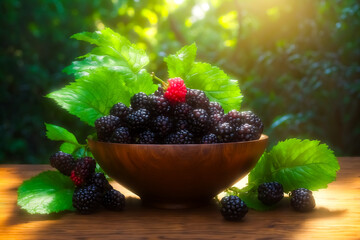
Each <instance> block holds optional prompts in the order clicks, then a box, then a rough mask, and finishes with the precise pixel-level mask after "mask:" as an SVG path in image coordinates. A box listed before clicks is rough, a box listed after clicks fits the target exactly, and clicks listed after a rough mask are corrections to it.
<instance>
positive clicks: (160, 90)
mask: <svg viewBox="0 0 360 240" xmlns="http://www.w3.org/2000/svg"><path fill="white" fill-rule="evenodd" d="M164 92H165V90H164V88H163V87H162V86H159V87H158V89H157V90H156V91H155V92H154V95H155V96H164Z"/></svg>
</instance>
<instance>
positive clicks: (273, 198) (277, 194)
mask: <svg viewBox="0 0 360 240" xmlns="http://www.w3.org/2000/svg"><path fill="white" fill-rule="evenodd" d="M283 197H284V189H283V186H282V185H281V184H280V183H278V182H268V183H263V184H260V185H259V187H258V199H259V200H260V201H261V202H262V203H264V204H265V205H273V204H275V203H277V202H279V201H280V200H281V199H282V198H283Z"/></svg>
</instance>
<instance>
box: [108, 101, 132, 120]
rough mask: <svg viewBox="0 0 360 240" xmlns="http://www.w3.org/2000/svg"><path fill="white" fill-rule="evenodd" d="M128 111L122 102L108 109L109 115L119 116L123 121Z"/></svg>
mask: <svg viewBox="0 0 360 240" xmlns="http://www.w3.org/2000/svg"><path fill="white" fill-rule="evenodd" d="M129 113H130V109H129V108H128V107H127V106H126V105H125V104H123V103H121V102H120V103H117V104H115V105H114V106H113V107H112V108H111V109H110V115H113V116H116V117H118V118H120V119H121V120H122V121H123V122H124V121H125V120H126V118H127V116H128V115H129Z"/></svg>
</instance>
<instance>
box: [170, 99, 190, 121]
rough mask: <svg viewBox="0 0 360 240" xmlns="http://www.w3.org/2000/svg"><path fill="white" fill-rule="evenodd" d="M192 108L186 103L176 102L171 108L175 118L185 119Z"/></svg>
mask: <svg viewBox="0 0 360 240" xmlns="http://www.w3.org/2000/svg"><path fill="white" fill-rule="evenodd" d="M192 110H193V108H192V107H191V106H190V105H189V104H187V103H177V104H176V105H175V106H174V108H173V114H172V115H173V117H174V119H176V120H186V119H188V118H189V115H190V114H191V112H192Z"/></svg>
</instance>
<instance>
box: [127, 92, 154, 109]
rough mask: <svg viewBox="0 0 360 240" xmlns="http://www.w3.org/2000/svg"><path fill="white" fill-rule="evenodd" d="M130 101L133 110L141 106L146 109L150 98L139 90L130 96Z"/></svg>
mask: <svg viewBox="0 0 360 240" xmlns="http://www.w3.org/2000/svg"><path fill="white" fill-rule="evenodd" d="M130 103H131V107H132V108H133V109H134V110H138V109H141V108H146V109H147V108H148V106H149V103H150V100H149V97H148V95H146V94H145V93H143V92H139V93H136V94H134V96H132V97H131V98H130Z"/></svg>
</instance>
